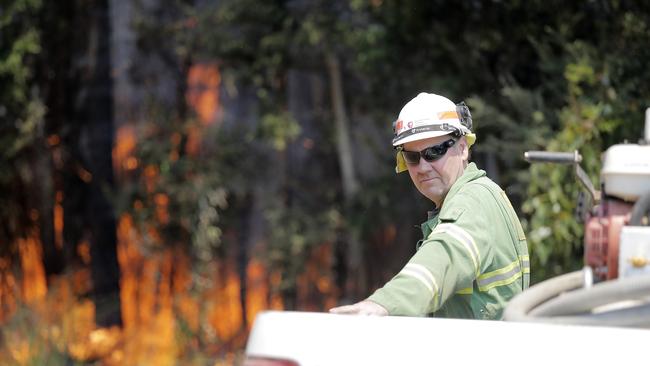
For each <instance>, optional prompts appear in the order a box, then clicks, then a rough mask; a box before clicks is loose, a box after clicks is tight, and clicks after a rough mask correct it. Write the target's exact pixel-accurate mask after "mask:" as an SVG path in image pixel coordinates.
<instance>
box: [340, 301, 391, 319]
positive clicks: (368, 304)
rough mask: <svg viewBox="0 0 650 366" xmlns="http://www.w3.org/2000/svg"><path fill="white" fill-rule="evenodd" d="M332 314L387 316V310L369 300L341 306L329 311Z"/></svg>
mask: <svg viewBox="0 0 650 366" xmlns="http://www.w3.org/2000/svg"><path fill="white" fill-rule="evenodd" d="M330 313H333V314H356V315H379V316H385V315H388V310H386V309H385V308H384V307H383V306H381V305H379V304H377V303H376V302H372V301H370V300H364V301H360V302H358V303H356V304H352V305H343V306H339V307H336V308H332V309H330Z"/></svg>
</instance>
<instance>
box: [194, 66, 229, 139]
mask: <svg viewBox="0 0 650 366" xmlns="http://www.w3.org/2000/svg"><path fill="white" fill-rule="evenodd" d="M220 84H221V74H220V73H219V69H218V68H217V66H216V65H214V64H196V65H193V66H192V67H191V68H190V70H189V72H188V74H187V93H186V95H185V99H186V100H187V104H189V105H190V106H191V107H192V108H193V109H194V111H196V114H197V115H198V117H199V121H201V123H202V124H203V125H206V126H207V125H210V124H213V123H215V122H216V120H217V112H218V111H219V85H220Z"/></svg>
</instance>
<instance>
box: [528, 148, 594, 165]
mask: <svg viewBox="0 0 650 366" xmlns="http://www.w3.org/2000/svg"><path fill="white" fill-rule="evenodd" d="M524 159H525V160H526V161H527V162H530V163H558V164H579V163H580V162H582V155H580V153H578V151H577V150H576V151H574V152H553V151H526V152H524Z"/></svg>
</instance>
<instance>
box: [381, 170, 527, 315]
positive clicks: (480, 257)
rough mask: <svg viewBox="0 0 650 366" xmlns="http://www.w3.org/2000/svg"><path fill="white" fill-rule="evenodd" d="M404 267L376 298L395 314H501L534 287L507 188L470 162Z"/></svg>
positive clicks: (524, 239) (425, 227) (429, 221)
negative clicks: (507, 306) (522, 294)
mask: <svg viewBox="0 0 650 366" xmlns="http://www.w3.org/2000/svg"><path fill="white" fill-rule="evenodd" d="M422 232H423V234H424V240H423V241H422V243H421V245H418V249H417V251H416V253H415V254H414V255H413V257H411V259H410V260H409V262H408V263H407V264H406V266H404V268H403V269H402V270H401V271H400V272H399V273H398V274H397V275H396V276H395V277H393V279H391V280H390V281H389V282H388V283H386V284H385V285H384V286H383V287H382V288H380V289H378V290H377V291H375V293H374V294H373V295H372V296H370V297H369V298H368V300H371V301H373V302H376V303H378V304H380V305H382V306H383V307H384V308H386V310H388V313H389V314H390V315H407V316H426V315H432V316H438V317H449V318H472V319H500V318H501V316H502V314H503V309H504V307H505V305H506V303H507V302H508V300H510V299H512V297H513V296H515V295H516V294H518V293H520V292H521V291H523V290H524V289H526V288H528V284H529V278H530V266H529V260H528V247H527V244H526V237H525V235H524V231H523V229H522V228H521V224H520V222H519V219H518V218H517V215H516V213H515V211H514V209H513V208H512V204H511V203H510V201H509V200H508V197H507V196H506V194H505V192H504V191H503V190H502V189H501V188H500V187H499V186H498V185H497V184H496V183H494V182H493V181H492V180H490V179H489V178H488V177H487V176H486V175H485V171H483V170H479V169H478V168H477V167H476V165H475V164H474V163H470V164H468V166H467V167H466V168H465V171H464V172H463V175H462V176H461V177H459V178H458V180H457V181H456V182H455V183H454V184H453V185H452V187H451V188H450V190H449V192H448V193H447V196H446V197H445V199H444V202H443V204H442V207H441V209H440V212H439V213H438V214H437V215H434V216H433V217H431V218H430V219H429V220H428V221H427V222H425V223H424V224H422Z"/></svg>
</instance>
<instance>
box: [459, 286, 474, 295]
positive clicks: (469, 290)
mask: <svg viewBox="0 0 650 366" xmlns="http://www.w3.org/2000/svg"><path fill="white" fill-rule="evenodd" d="M473 293H474V289H473V288H471V287H468V288H464V289H462V290H458V291H456V294H458V295H471V294H473Z"/></svg>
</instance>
